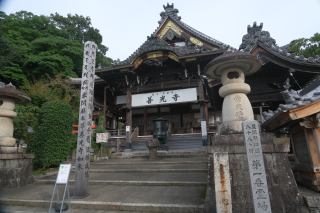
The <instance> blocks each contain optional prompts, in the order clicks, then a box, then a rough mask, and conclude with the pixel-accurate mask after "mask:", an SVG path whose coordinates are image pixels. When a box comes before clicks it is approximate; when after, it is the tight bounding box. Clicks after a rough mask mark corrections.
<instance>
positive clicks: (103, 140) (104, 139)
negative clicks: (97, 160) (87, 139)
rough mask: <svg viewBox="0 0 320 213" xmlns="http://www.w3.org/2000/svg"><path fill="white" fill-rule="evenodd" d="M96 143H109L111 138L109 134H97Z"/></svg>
mask: <svg viewBox="0 0 320 213" xmlns="http://www.w3.org/2000/svg"><path fill="white" fill-rule="evenodd" d="M96 138H97V140H96V143H107V142H108V138H109V133H97V134H96Z"/></svg>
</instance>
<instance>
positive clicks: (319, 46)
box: [288, 33, 320, 57]
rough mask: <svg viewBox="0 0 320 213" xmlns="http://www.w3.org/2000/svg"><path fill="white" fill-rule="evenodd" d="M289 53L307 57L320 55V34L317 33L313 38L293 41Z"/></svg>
mask: <svg viewBox="0 0 320 213" xmlns="http://www.w3.org/2000/svg"><path fill="white" fill-rule="evenodd" d="M288 51H289V52H294V53H296V54H297V55H303V56H305V57H315V56H316V55H320V34H319V33H316V34H314V36H312V37H311V38H299V39H297V40H295V41H293V42H292V43H291V44H290V47H289V49H288Z"/></svg>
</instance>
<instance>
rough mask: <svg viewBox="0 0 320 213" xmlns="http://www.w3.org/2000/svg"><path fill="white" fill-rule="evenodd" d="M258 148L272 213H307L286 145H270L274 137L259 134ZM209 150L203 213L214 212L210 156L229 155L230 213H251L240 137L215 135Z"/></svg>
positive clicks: (214, 197) (244, 158) (247, 179)
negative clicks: (263, 166) (215, 154)
mask: <svg viewBox="0 0 320 213" xmlns="http://www.w3.org/2000/svg"><path fill="white" fill-rule="evenodd" d="M260 137H261V146H262V152H263V157H264V164H265V169H266V176H267V184H268V190H269V196H270V202H271V209H272V213H283V212H286V213H289V212H290V213H291V212H292V213H293V212H299V213H308V212H309V211H308V209H307V207H306V206H305V203H304V201H303V198H302V196H301V194H300V192H299V190H298V187H297V184H296V181H295V179H294V176H293V173H292V171H291V167H290V163H289V161H288V156H287V152H289V146H288V144H273V135H272V134H266V133H262V134H260ZM213 140H214V142H213V144H215V146H208V147H207V153H208V154H209V164H208V167H209V168H208V170H209V174H208V188H207V194H206V203H205V212H216V195H215V184H214V164H213V153H215V152H224V153H228V159H229V171H230V173H229V175H230V185H231V198H232V201H231V202H229V203H230V204H231V205H232V212H233V213H237V212H246V213H253V212H254V207H253V202H252V192H251V184H250V176H249V168H248V162H247V155H246V147H245V144H244V136H243V134H235V135H217V136H214V137H213Z"/></svg>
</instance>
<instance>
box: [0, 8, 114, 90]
mask: <svg viewBox="0 0 320 213" xmlns="http://www.w3.org/2000/svg"><path fill="white" fill-rule="evenodd" d="M88 40H92V41H94V42H95V43H96V44H97V46H98V51H97V59H96V61H97V64H101V65H102V66H103V67H107V66H110V64H111V62H112V60H111V59H110V58H107V57H105V54H106V51H107V50H108V48H107V47H106V46H104V45H102V36H101V34H100V33H99V30H98V29H96V28H93V27H92V26H91V20H90V18H89V17H86V18H84V17H83V16H78V15H77V14H76V15H74V16H72V15H70V14H69V15H68V17H63V16H60V15H59V14H57V13H56V14H55V15H53V14H51V16H50V17H48V16H43V15H41V16H37V15H34V14H32V13H30V12H27V11H20V12H17V13H15V14H10V15H6V14H5V13H4V12H1V11H0V78H1V76H2V80H5V81H7V79H8V80H9V81H11V82H12V83H14V84H15V85H18V86H19V88H22V89H28V88H29V87H30V84H29V82H30V81H37V80H39V79H42V78H46V77H47V76H50V77H54V76H56V75H58V74H59V73H62V76H63V77H67V76H70V77H80V76H81V72H82V61H83V43H84V42H85V41H88Z"/></svg>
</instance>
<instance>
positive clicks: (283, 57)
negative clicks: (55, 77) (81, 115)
mask: <svg viewBox="0 0 320 213" xmlns="http://www.w3.org/2000/svg"><path fill="white" fill-rule="evenodd" d="M163 8H164V11H163V12H161V13H160V17H161V19H160V21H159V22H158V26H157V28H156V30H155V31H154V32H153V33H151V35H149V36H148V37H147V40H146V41H145V42H144V43H143V44H142V45H141V46H140V47H139V48H138V49H137V50H136V51H135V52H134V53H132V54H131V55H130V56H129V57H128V58H127V59H125V60H123V61H120V60H116V61H115V62H114V64H113V65H112V67H107V68H100V67H99V68H96V75H97V76H98V78H97V79H96V81H95V98H94V105H95V110H94V120H95V121H96V122H97V118H98V116H99V115H103V116H105V117H106V124H105V125H106V127H107V129H109V130H116V129H118V123H119V121H120V122H123V123H125V126H130V129H131V130H133V129H135V128H136V127H139V135H140V136H142V135H152V134H153V125H152V120H154V119H156V118H158V117H161V118H163V119H166V120H168V124H170V125H171V133H172V134H185V133H201V121H205V123H206V129H207V131H208V132H209V133H210V132H212V133H213V132H215V131H216V130H217V128H218V126H219V124H220V123H222V120H223V117H222V113H221V109H222V102H223V98H221V97H220V96H219V89H220V87H221V86H222V84H221V82H220V81H219V80H212V79H209V78H208V77H207V76H205V75H204V74H203V68H204V67H205V66H206V65H207V64H208V63H209V62H210V61H212V60H213V59H214V58H216V57H218V56H220V55H222V54H224V53H226V52H230V51H232V52H235V51H242V52H246V53H249V54H253V55H256V56H257V57H260V58H261V59H262V61H263V66H262V67H261V68H260V69H259V70H258V71H257V72H256V73H254V74H252V75H249V76H247V77H246V79H245V81H246V83H247V84H249V85H250V87H251V92H250V93H249V94H248V98H249V100H250V102H251V105H252V107H253V111H254V119H255V120H258V121H260V122H263V121H264V116H263V111H268V110H272V111H274V110H276V109H277V108H278V106H279V104H282V103H285V102H284V98H283V94H282V93H281V92H282V91H283V90H285V89H287V88H292V89H294V90H300V89H301V88H304V87H306V86H307V85H308V84H309V83H310V82H311V81H312V80H313V79H314V78H316V76H318V75H319V73H320V58H319V56H316V57H309V58H305V57H304V56H296V55H295V54H294V53H289V52H288V50H287V47H285V46H284V47H279V46H278V45H277V44H276V40H275V39H273V38H272V37H271V35H270V33H269V32H267V31H263V29H262V28H263V24H262V23H261V24H260V25H257V24H256V23H254V24H253V25H252V26H248V28H247V34H246V35H244V36H243V38H242V43H241V44H240V46H239V48H234V47H231V46H230V45H228V44H226V43H223V42H221V41H218V40H216V39H214V38H212V37H210V36H207V35H205V34H203V33H201V32H199V31H197V30H196V29H194V28H192V27H191V26H189V25H187V24H186V23H184V22H182V21H181V17H180V16H178V12H179V11H178V9H176V8H174V5H173V4H172V5H169V4H167V5H166V6H164V7H163ZM195 27H196V26H195ZM235 39H238V40H240V38H235ZM288 42H289V41H288ZM79 83H80V82H79ZM239 116H241V115H239Z"/></svg>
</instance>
